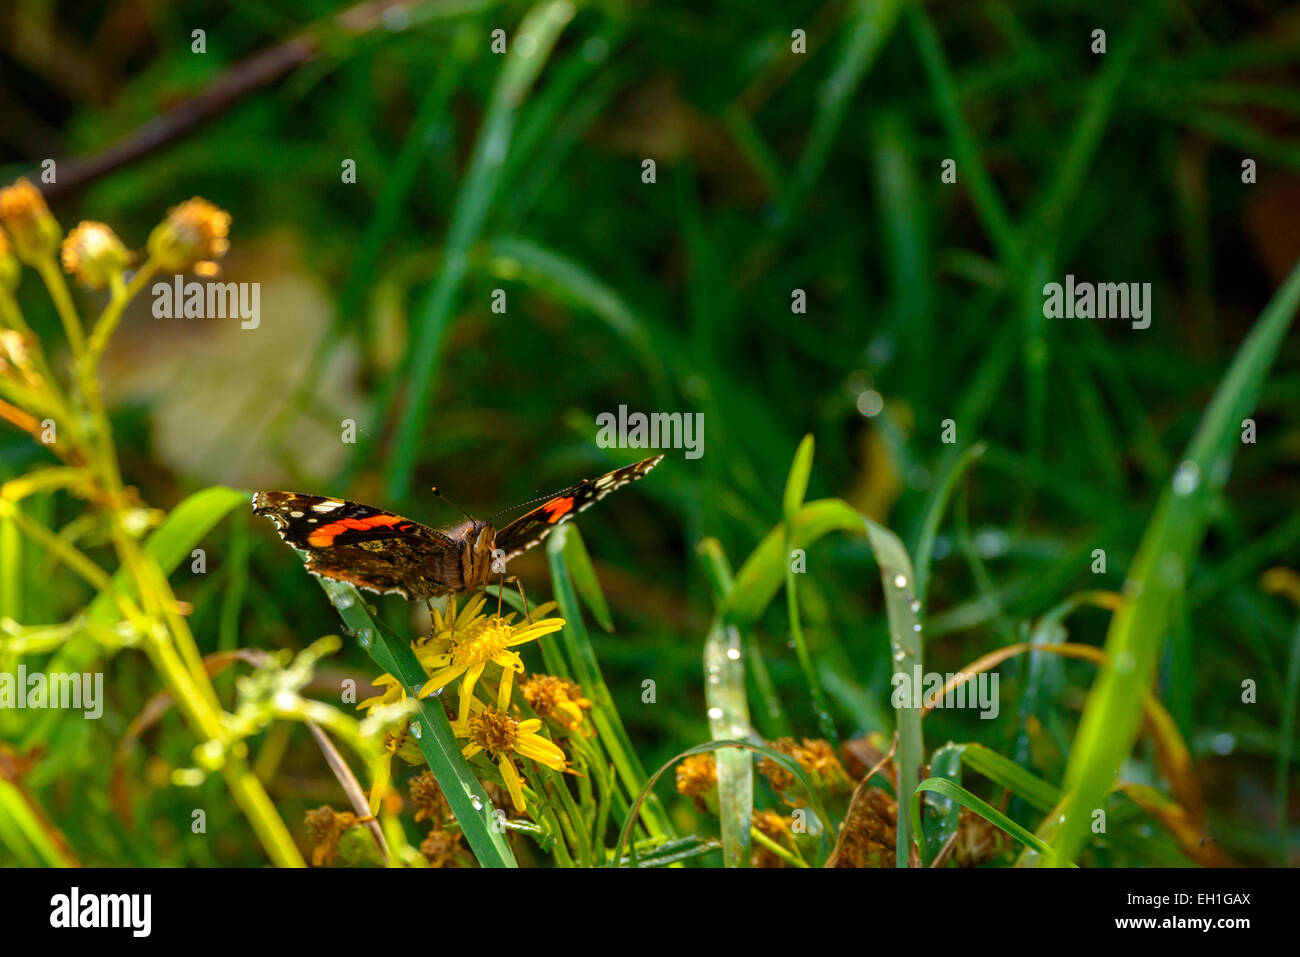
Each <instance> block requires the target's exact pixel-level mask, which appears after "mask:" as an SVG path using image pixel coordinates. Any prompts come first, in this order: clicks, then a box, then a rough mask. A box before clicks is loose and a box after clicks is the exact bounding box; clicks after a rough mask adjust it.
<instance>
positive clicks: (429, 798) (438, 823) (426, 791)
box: [411, 769, 451, 827]
mask: <svg viewBox="0 0 1300 957" xmlns="http://www.w3.org/2000/svg"><path fill="white" fill-rule="evenodd" d="M411 803H412V804H414V805H415V819H416V820H417V821H424V820H429V821H432V822H433V823H434V826H435V827H442V825H443V822H445V821H446V820H447V819H448V818H449V817H451V806H450V805H448V804H447V797H446V795H444V794H443V793H442V788H440V787H439V786H438V779H437V778H435V777H434V776H433V772H432V771H429V770H428V769H425V770H424V771H423V772H421V773H420V774H418V775H416V776H415V777H414V778H412V779H411Z"/></svg>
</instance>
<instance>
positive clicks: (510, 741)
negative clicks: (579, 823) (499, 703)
mask: <svg viewBox="0 0 1300 957" xmlns="http://www.w3.org/2000/svg"><path fill="white" fill-rule="evenodd" d="M470 708H471V709H472V711H471V714H470V716H469V720H468V722H467V724H466V727H465V730H464V732H463V733H461V734H460V735H459V736H460V737H467V738H469V744H467V745H465V747H464V749H463V750H462V752H461V753H462V754H464V755H465V758H466V759H467V760H468V759H469V758H472V757H474V755H476V754H478V753H479V752H481V751H486V752H488V753H489V754H490V755H491V756H492V757H494V758H495V759H496V765H497V769H498V770H499V771H500V772H501V780H502V781H504V782H505V785H506V790H507V791H509V792H510V800H511V801H512V802H513V803H514V806H515V810H516V811H522V810H524V792H523V786H522V782H521V779H520V777H519V772H518V771H517V770H516V769H515V765H514V762H513V761H512V760H510V755H511V754H512V753H514V754H517V755H519V756H520V757H521V758H532V760H534V761H536V762H537V763H538V764H544V765H545V766H546V767H548V768H553V769H554V770H556V771H567V770H568V767H567V766H566V764H565V758H564V752H563V751H561V750H560V747H559V745H557V744H556V743H555V742H553V741H549V740H547V739H546V738H543V737H542V736H541V735H540V734H538V733H537V732H538V731H540V730H541V728H542V722H541V719H539V718H529V719H528V720H527V721H520V720H518V719H517V718H512V717H510V715H508V714H506V713H505V712H504V711H501V710H498V709H497V708H493V707H492V706H491V705H485V704H480V703H479V702H478V701H477V700H476V699H472V700H471V701H470Z"/></svg>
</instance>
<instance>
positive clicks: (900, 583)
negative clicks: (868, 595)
mask: <svg viewBox="0 0 1300 957" xmlns="http://www.w3.org/2000/svg"><path fill="white" fill-rule="evenodd" d="M894 587H895V588H906V587H907V576H906V575H904V574H901V573H900V574H897V575H895V576H894Z"/></svg>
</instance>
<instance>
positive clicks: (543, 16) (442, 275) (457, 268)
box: [388, 0, 573, 501]
mask: <svg viewBox="0 0 1300 957" xmlns="http://www.w3.org/2000/svg"><path fill="white" fill-rule="evenodd" d="M572 16H573V4H571V3H569V2H568V0H544V2H542V3H539V4H537V5H536V6H534V7H533V8H532V9H531V10H529V11H528V14H527V15H526V16H525V17H524V20H523V22H522V23H521V24H520V25H519V29H518V30H517V31H516V32H515V35H514V36H513V37H512V38H511V40H510V44H509V52H508V53H507V54H506V58H505V63H504V64H503V65H502V67H501V73H500V75H499V76H498V78H497V82H496V86H495V87H494V89H493V91H492V101H491V103H490V104H489V105H488V109H487V115H486V116H485V117H484V119H483V126H482V128H481V129H480V131H479V135H478V139H477V140H476V141H475V143H474V152H473V155H472V156H471V158H470V161H469V170H468V172H467V173H466V174H465V180H464V182H463V183H462V184H461V189H460V192H459V193H458V194H457V196H456V205H455V209H454V211H453V212H452V218H451V225H450V227H449V228H448V233H447V241H446V251H445V255H444V257H443V263H442V269H441V270H439V272H438V278H437V280H435V282H434V285H433V289H432V291H431V292H430V293H429V299H428V303H427V305H426V306H425V308H424V312H423V314H422V315H421V316H420V320H419V324H418V328H417V329H416V331H415V336H414V342H413V345H412V349H411V363H410V366H409V368H408V370H407V377H406V392H407V395H406V405H405V407H404V408H403V411H402V417H401V420H400V422H399V423H398V426H397V436H396V439H395V441H394V443H393V461H392V467H391V469H390V470H389V473H388V497H389V498H390V499H393V500H395V501H400V500H402V499H403V498H405V496H406V493H407V491H409V489H410V485H411V475H412V473H413V472H414V471H415V460H416V455H417V454H418V452H419V449H420V448H421V442H420V436H421V435H422V434H423V433H424V430H425V425H426V422H427V420H428V417H429V398H430V396H431V395H432V394H433V385H434V379H435V375H436V372H437V365H438V360H439V357H440V356H441V354H442V344H443V340H444V339H445V337H446V334H447V330H448V328H449V326H450V325H451V320H452V316H453V314H454V312H455V308H456V300H457V297H458V295H459V293H460V287H461V284H462V283H463V281H464V279H465V274H466V272H467V271H468V269H469V250H470V246H471V245H472V244H473V243H474V241H475V240H476V239H477V238H478V236H479V234H480V232H481V231H482V228H483V223H484V220H485V219H486V218H487V214H488V210H489V208H490V207H491V205H492V197H493V195H494V194H495V192H496V188H497V183H498V180H499V179H500V176H501V171H502V168H503V166H504V164H505V159H506V154H507V152H508V151H509V148H510V140H511V136H512V134H513V131H514V125H515V118H516V113H517V111H518V109H519V104H520V103H521V102H522V100H523V98H524V97H525V96H526V95H527V94H528V91H529V89H530V88H531V87H532V85H533V83H534V81H536V79H537V76H538V74H539V73H540V72H541V70H542V67H543V66H545V64H546V60H547V58H548V57H549V56H550V52H551V48H552V47H553V46H554V45H555V41H556V40H557V39H558V37H559V35H560V31H561V30H562V29H563V28H564V25H565V24H566V23H568V21H569V20H570V19H571V18H572Z"/></svg>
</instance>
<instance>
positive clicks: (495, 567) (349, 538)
mask: <svg viewBox="0 0 1300 957" xmlns="http://www.w3.org/2000/svg"><path fill="white" fill-rule="evenodd" d="M662 458H663V456H662V455H658V456H655V457H654V458H649V459H645V460H644V461H641V462H637V463H635V464H633V465H629V466H626V467H624V468H621V469H615V470H614V471H613V472H608V473H606V474H605V475H602V476H600V477H599V478H596V479H588V480H586V481H583V482H579V483H578V484H577V485H574V486H572V487H571V488H568V489H565V490H564V491H563V492H559V493H556V494H555V495H554V496H551V497H550V498H549V499H548V500H547V501H546V502H545V503H544V504H542V505H540V506H538V507H537V508H534V509H532V510H531V511H529V512H528V513H527V514H525V515H523V516H521V517H520V518H518V519H516V520H515V521H513V522H511V523H510V524H509V525H507V526H505V527H504V528H501V529H496V528H494V527H493V526H492V524H491V523H490V522H484V521H479V520H477V519H469V520H468V521H464V522H461V523H459V524H457V525H453V526H451V527H449V528H446V529H442V530H437V529H433V528H429V527H428V526H425V525H421V524H420V523H419V522H414V521H411V520H410V519H408V518H403V517H402V516H400V515H395V514H393V513H392V512H386V511H384V510H383V509H378V508H373V507H372V506H369V505H362V504H360V503H357V502H349V501H347V500H345V499H339V498H327V497H324V496H320V495H308V494H304V493H301V492H276V491H268V492H258V493H257V494H256V495H254V496H253V512H254V513H255V514H257V515H262V516H264V517H266V518H269V519H270V520H271V521H272V522H273V523H274V525H275V527H276V531H278V532H279V533H280V537H281V538H282V539H284V540H285V541H286V542H288V543H289V544H290V545H292V546H293V547H294V548H296V549H298V550H299V551H301V552H303V553H304V555H305V556H306V565H307V571H309V572H311V573H312V574H313V575H317V576H319V577H321V578H329V579H332V580H335V581H345V582H351V583H352V584H354V585H356V586H357V587H358V588H364V589H366V590H367V591H372V592H377V593H379V594H396V595H401V596H402V597H403V598H406V599H407V600H409V601H421V600H428V599H430V598H434V597H437V596H440V595H447V594H453V593H457V592H463V591H470V590H472V589H476V588H483V587H485V586H486V585H487V584H488V583H489V582H491V581H496V580H499V579H501V578H504V576H505V567H506V563H507V562H508V561H509V560H510V559H511V558H514V557H515V556H516V555H519V554H522V553H523V552H525V551H527V550H528V549H529V548H532V547H533V546H534V545H536V544H537V543H538V542H540V541H542V539H544V538H545V537H546V536H547V535H548V534H550V531H551V529H552V528H554V527H555V526H556V525H560V524H562V523H564V522H566V521H568V520H569V519H571V518H572V517H573V516H574V515H576V514H577V513H578V512H581V511H583V510H584V509H586V508H589V507H590V506H591V505H594V504H595V503H596V502H598V501H600V499H602V498H604V497H605V496H606V495H608V494H609V493H610V492H612V491H613V490H614V489H616V488H619V487H621V486H623V485H626V484H627V483H628V482H632V481H635V480H636V479H638V478H641V477H642V476H643V475H645V474H646V473H647V472H649V471H650V469H652V468H654V467H655V466H656V465H657V464H659V461H660V460H661V459H662Z"/></svg>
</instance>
